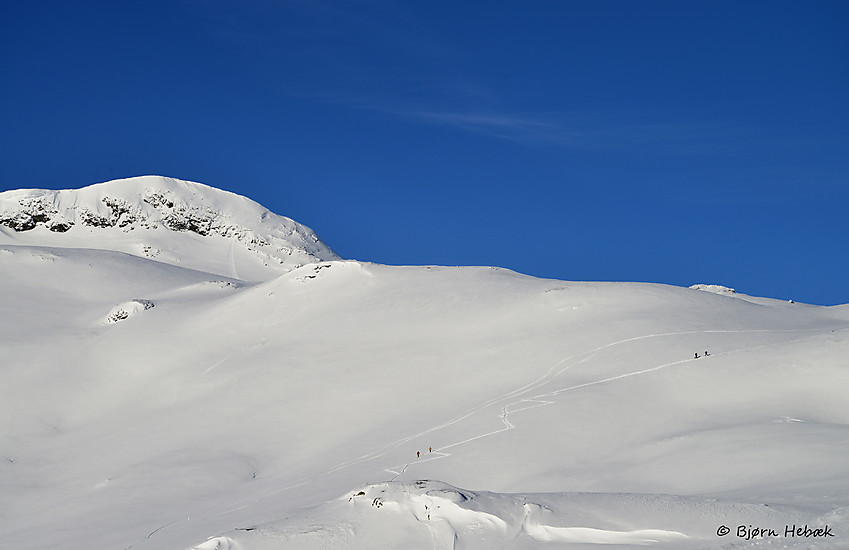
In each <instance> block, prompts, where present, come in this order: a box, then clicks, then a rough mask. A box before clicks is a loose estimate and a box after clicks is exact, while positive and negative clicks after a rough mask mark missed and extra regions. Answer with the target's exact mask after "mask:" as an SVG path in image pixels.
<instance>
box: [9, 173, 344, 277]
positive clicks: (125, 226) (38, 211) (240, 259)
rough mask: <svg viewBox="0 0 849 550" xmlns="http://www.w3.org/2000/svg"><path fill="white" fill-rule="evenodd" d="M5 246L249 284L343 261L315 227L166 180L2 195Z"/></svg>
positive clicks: (203, 187) (236, 199) (138, 179)
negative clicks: (89, 254) (122, 259)
mask: <svg viewBox="0 0 849 550" xmlns="http://www.w3.org/2000/svg"><path fill="white" fill-rule="evenodd" d="M0 244H22V245H36V246H59V247H65V248H96V249H106V250H115V251H120V252H126V253H129V254H133V255H136V256H141V257H148V258H152V259H156V260H158V261H162V262H165V263H171V264H174V265H181V266H183V267H189V268H192V269H197V270H200V271H207V272H210V273H216V274H221V275H225V276H228V277H233V278H240V279H246V280H266V279H269V278H271V277H274V276H277V275H280V274H282V273H285V272H287V271H289V270H291V269H293V268H296V267H299V266H301V265H304V264H308V263H313V262H316V261H323V260H334V259H339V256H338V255H337V254H336V253H335V252H333V250H331V249H330V247H328V246H327V245H326V244H325V243H323V242H322V241H321V240H320V239H319V238H318V236H317V235H316V234H315V232H313V231H312V230H311V229H309V228H308V227H306V226H304V225H301V224H299V223H297V222H295V221H293V220H291V219H289V218H286V217H283V216H279V215H277V214H274V213H273V212H271V211H269V210H268V209H266V208H264V207H263V206H261V205H259V204H257V203H256V202H254V201H252V200H250V199H247V198H245V197H242V196H239V195H236V194H233V193H229V192H227V191H222V190H219V189H215V188H213V187H209V186H206V185H203V184H200V183H194V182H189V181H182V180H177V179H173V178H165V177H160V176H141V177H135V178H128V179H121V180H114V181H109V182H106V183H100V184H96V185H91V186H88V187H84V188H82V189H65V190H59V191H52V190H43V189H20V190H14V191H6V192H4V193H0Z"/></svg>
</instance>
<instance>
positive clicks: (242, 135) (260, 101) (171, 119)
mask: <svg viewBox="0 0 849 550" xmlns="http://www.w3.org/2000/svg"><path fill="white" fill-rule="evenodd" d="M0 52H2V54H0V56H2V57H0V59H2V80H1V81H0V82H1V83H2V86H0V109H2V124H1V125H0V140H2V141H0V150H2V162H0V190H6V189H15V188H23V187H37V188H69V187H82V186H85V185H89V184H92V183H97V182H101V181H106V180H110V179H116V178H121V177H129V176H135V175H143V174H161V175H166V176H172V177H177V178H181V179H188V180H194V181H199V182H202V183H206V184H208V185H212V186H215V187H220V188H223V189H227V190H230V191H233V192H236V193H240V194H243V195H246V196H248V197H250V198H252V199H254V200H256V201H257V202H260V203H261V204H263V205H265V206H266V207H268V208H270V209H271V210H273V211H275V212H277V213H279V214H283V215H286V216H289V217H291V218H294V219H295V220H297V221H300V222H302V223H305V224H307V225H309V226H310V227H312V228H313V229H315V230H316V231H317V232H318V233H319V235H320V236H321V237H322V238H323V239H324V240H325V241H326V242H327V243H328V244H329V245H330V246H331V247H333V248H334V249H335V250H336V251H337V252H339V253H340V254H341V255H342V256H344V257H346V258H355V259H359V260H368V261H376V262H381V263H389V264H444V265H456V264H464V265H498V266H504V267H508V268H511V269H514V270H517V271H520V272H523V273H527V274H531V275H536V276H541V277H553V278H558V279H565V280H619V281H651V282H661V283H671V284H675V285H684V286H689V285H691V284H695V283H714V284H724V285H726V286H732V287H735V288H736V289H737V290H738V291H740V292H745V293H748V294H755V295H761V296H770V297H776V298H782V299H795V300H797V301H807V302H811V303H817V304H829V305H830V304H836V303H846V302H849V277H847V274H849V244H848V243H849V212H847V207H849V2H845V1H832V2H829V1H798V2H783V1H764V2H760V1H757V2H755V1H753V2H746V1H731V2H726V1H715V0H711V1H678V0H676V1H648V0H647V1H640V2H638V1H604V0H588V1H582V2H572V1H558V0H551V1H542V0H530V1H526V2H517V1H510V2H505V1H497V0H488V1H469V2H463V1H456V0H455V1H450V2H449V1H441V0H436V1H434V0H428V1H426V2H413V1H384V0H363V1H345V0H290V1H287V0H278V1H272V0H243V1H236V0H233V1H224V0H173V1H169V2H159V1H144V2H120V1H110V2H87V1H81V2H67V1H63V2H39V1H37V0H35V1H32V2H2V5H0Z"/></svg>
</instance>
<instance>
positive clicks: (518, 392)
mask: <svg viewBox="0 0 849 550" xmlns="http://www.w3.org/2000/svg"><path fill="white" fill-rule="evenodd" d="M824 330H826V329H824V328H816V329H786V330H770V329H759V330H703V331H687V332H669V333H659V334H646V335H642V336H635V337H632V338H626V339H624V340H619V341H616V342H610V343H608V344H605V345H603V346H599V347H597V348H594V349H591V350H587V351H583V352H579V353H576V354H572V355H569V356H566V357H564V358H563V359H561V360H560V361H558V362H557V363H555V364H554V365H553V366H552V367H551V368H550V369H549V370H548V372H546V373H545V374H544V375H542V376H541V377H539V378H537V379H536V380H534V381H532V382H530V383H528V384H525V385H524V386H522V387H520V388H517V389H515V390H512V391H510V392H508V393H506V394H503V395H500V396H498V397H494V398H491V399H489V400H487V401H485V402H483V403H481V404H479V405H476V406H474V407H473V408H471V409H469V410H468V411H466V412H465V413H463V414H462V415H460V416H458V417H455V418H453V419H451V420H448V421H446V422H442V423H440V424H438V425H436V426H434V427H432V428H428V429H427V430H424V431H422V432H419V433H416V434H414V435H409V436H406V437H404V438H401V439H399V440H397V441H395V442H393V443H390V444H388V445H386V446H384V447H382V448H380V449H378V450H376V451H373V452H371V453H368V454H365V455H363V456H360V457H358V458H353V459H351V460H348V461H345V462H342V463H340V464H337V465H336V466H333V467H332V468H330V469H328V470H326V471H325V472H323V473H320V474H318V475H316V476H312V477H310V478H308V479H300V480H296V481H294V482H293V483H291V484H288V485H286V486H284V487H278V488H276V489H273V490H271V491H268V492H266V493H264V494H261V495H253V496H252V497H250V498H249V499H243V500H240V501H237V502H234V503H231V505H230V506H228V507H226V508H225V509H222V510H220V511H219V513H221V514H226V513H228V512H232V511H236V510H239V509H243V508H245V507H247V506H248V505H249V504H250V503H251V502H257V501H260V500H263V499H266V498H269V497H272V496H274V495H277V494H281V493H285V492H287V491H290V490H292V489H295V488H297V487H302V486H304V485H307V484H309V483H311V482H313V481H315V480H316V479H318V478H321V477H324V476H328V475H330V474H332V473H334V472H338V471H339V470H344V469H346V468H350V467H352V466H355V465H357V464H362V463H364V462H368V461H372V460H376V459H378V458H380V457H382V456H385V455H386V454H388V453H389V452H391V451H392V450H393V449H397V448H398V447H400V446H402V445H404V444H405V443H409V442H410V441H413V440H415V439H419V438H421V437H423V436H425V435H428V434H431V433H434V432H436V431H439V430H441V429H443V428H447V427H449V426H452V425H454V424H457V423H458V422H462V421H463V420H465V419H467V418H469V417H471V416H473V415H475V414H477V413H479V412H480V411H482V410H484V409H486V408H488V407H491V406H492V405H495V404H497V403H499V402H504V401H508V402H507V403H506V404H504V405H503V406H502V407H501V409H500V412H499V414H498V419H499V421H500V422H501V423H502V424H504V426H503V427H501V428H499V429H497V430H493V431H490V432H486V433H482V434H479V435H476V436H473V437H470V438H467V439H464V440H462V441H456V442H454V443H451V444H448V445H443V446H442V447H440V448H438V449H437V448H435V449H433V451H430V452H424V453H423V454H422V455H421V456H416V457H413V458H411V460H410V461H409V462H407V463H405V464H400V465H397V466H390V467H388V468H386V469H385V470H384V471H386V472H388V473H390V474H393V477H392V478H391V479H390V481H395V480H396V479H398V478H399V477H401V476H402V475H403V474H404V473H406V472H407V470H408V469H409V468H410V467H411V466H413V465H415V464H423V463H425V462H430V461H432V460H440V459H443V458H446V457H450V456H452V454H451V453H448V452H445V451H446V450H447V449H451V448H453V447H458V446H460V445H465V444H467V443H471V442H472V441H476V440H478V439H483V438H485V437H490V436H493V435H496V434H499V433H502V432H506V431H508V430H512V429H515V428H516V426H515V425H514V424H513V423H512V422H510V420H509V416H510V414H513V413H518V412H522V411H527V410H531V409H535V408H539V407H544V406H547V405H552V404H555V403H557V400H556V397H557V396H559V395H560V394H563V393H566V392H569V391H576V390H580V389H582V388H587V387H590V386H595V385H598V384H606V383H609V382H614V381H616V380H622V379H625V378H630V377H633V376H639V375H642V374H648V373H651V372H655V371H658V370H661V369H664V368H668V367H673V366H677V365H685V364H690V363H691V362H692V361H697V360H698V359H695V358H687V359H682V360H679V361H672V362H669V363H664V364H662V365H657V366H654V367H650V368H646V369H641V370H637V371H633V372H628V373H625V374H620V375H617V376H611V377H608V378H603V379H601V380H595V381H592V382H585V383H583V384H577V385H574V386H567V387H565V388H559V389H556V390H552V391H548V392H544V393H540V394H536V395H532V396H529V397H522V398H521V399H517V398H519V397H521V396H524V395H527V394H528V393H531V392H533V391H534V390H536V389H538V388H541V387H542V386H544V385H546V384H549V383H551V382H552V381H554V380H555V379H556V378H557V377H558V376H560V375H561V374H563V373H564V372H565V371H566V370H568V369H570V368H572V367H574V366H577V365H580V364H582V363H585V362H587V361H588V360H590V359H592V358H593V357H595V356H596V355H598V353H599V352H601V351H603V350H606V349H609V348H612V347H616V346H621V345H623V344H628V343H631V342H635V341H639V340H646V339H650V338H664V337H675V336H687V335H696V334H746V333H773V334H774V333H797V334H798V333H813V334H807V335H805V336H801V337H799V338H792V339H788V340H781V341H780V342H774V343H768V344H761V345H758V346H750V347H744V348H738V349H734V350H729V351H725V352H719V353H715V354H712V355H710V356H709V357H702V358H700V359H701V360H702V361H705V360H710V359H711V358H717V357H723V356H728V355H731V354H735V353H743V352H747V351H752V350H756V349H761V348H767V347H771V346H775V345H784V344H788V343H792V342H798V341H801V340H805V339H807V338H812V337H815V336H817V335H819V334H822V333H823V331H824ZM829 330H830V329H829ZM579 358H580V359H579ZM214 366H217V365H214ZM214 366H213V367H214ZM209 370H211V368H210V369H209ZM515 407H518V408H515ZM174 523H177V521H174V522H172V523H169V524H166V525H163V526H162V527H160V528H159V529H157V530H155V531H154V532H152V533H150V535H148V539H149V538H150V537H151V536H152V535H153V534H155V533H156V532H157V531H159V530H161V529H164V528H165V527H168V526H170V525H173V524H174ZM131 546H132V545H131Z"/></svg>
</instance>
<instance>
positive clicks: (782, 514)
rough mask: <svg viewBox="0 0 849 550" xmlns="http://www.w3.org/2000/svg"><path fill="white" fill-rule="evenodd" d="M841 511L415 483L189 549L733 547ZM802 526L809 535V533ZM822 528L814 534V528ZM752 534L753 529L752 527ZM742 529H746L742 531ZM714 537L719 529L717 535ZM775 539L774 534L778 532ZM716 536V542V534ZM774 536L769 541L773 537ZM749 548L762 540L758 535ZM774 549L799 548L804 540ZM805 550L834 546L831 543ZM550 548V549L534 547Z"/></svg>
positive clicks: (369, 490) (376, 488) (366, 491)
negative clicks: (759, 532)
mask: <svg viewBox="0 0 849 550" xmlns="http://www.w3.org/2000/svg"><path fill="white" fill-rule="evenodd" d="M848 512H849V511H847V510H845V509H844V510H839V511H837V512H836V513H829V514H826V515H818V514H817V513H816V512H814V511H800V510H797V509H793V508H791V507H787V506H768V505H764V504H755V503H746V502H735V501H733V500H725V499H715V498H698V497H684V496H673V495H653V494H615V493H569V492H563V493H529V494H510V493H493V492H489V491H469V490H466V489H460V488H457V487H454V486H452V485H449V484H447V483H443V482H438V481H432V480H418V481H410V482H383V483H377V484H370V485H366V486H362V487H359V488H356V489H354V490H352V491H350V492H348V493H347V494H345V495H344V496H342V497H341V498H338V499H335V500H332V501H330V502H328V503H325V504H322V505H319V506H316V507H312V508H308V509H304V510H300V511H298V513H296V514H293V515H291V516H290V517H288V518H286V519H282V520H277V521H272V522H268V523H262V524H251V525H245V526H241V527H238V528H236V529H234V530H232V531H228V532H227V533H225V534H223V535H220V536H216V537H214V538H212V539H210V540H209V541H207V542H203V543H201V544H198V545H197V546H194V547H193V549H192V550H207V549H210V548H217V546H215V545H221V547H222V548H239V549H242V550H289V549H299V550H312V549H318V548H346V549H367V548H427V549H431V548H435V549H454V548H463V549H466V550H475V549H478V550H486V549H493V548H505V549H525V548H540V547H544V548H548V547H552V548H580V549H589V548H600V549H601V548H611V547H612V548H634V547H647V546H649V547H656V548H671V549H679V550H680V549H698V548H713V547H715V546H714V544H712V542H714V541H721V540H722V538H721V536H718V535H717V530H718V529H719V528H721V527H723V526H724V525H725V523H728V522H729V518H733V519H734V520H736V522H737V523H739V524H742V526H743V527H744V530H743V531H742V533H743V534H742V536H740V537H737V533H736V530H737V526H735V533H734V535H733V536H734V537H735V538H737V539H741V540H739V542H743V543H745V542H747V540H751V537H749V538H748V539H747V537H748V534H751V529H755V528H756V527H754V526H766V525H772V526H776V527H775V529H773V531H775V530H776V529H778V528H779V526H781V529H784V528H785V527H784V526H787V527H789V526H794V525H809V526H810V525H818V526H823V525H826V524H829V525H830V527H831V528H832V530H833V528H837V529H838V530H839V529H840V528H841V527H843V526H845V525H847V523H849V513H848ZM809 528H810V527H809ZM820 528H821V529H825V528H824V527H820ZM758 529H759V528H758ZM747 530H748V531H747ZM720 532H722V531H720ZM781 534H782V535H783V534H784V531H783V530H782V532H781ZM723 536H724V535H723ZM775 538H778V537H775ZM756 542H766V541H764V537H758V538H757V540H756ZM783 542H785V543H786V545H784V546H780V547H783V548H797V547H798V548H807V547H809V546H810V544H811V539H810V538H808V539H807V540H806V541H804V543H802V544H798V545H796V544H794V542H800V541H798V540H789V541H788V540H785V541H783ZM818 542H820V543H822V544H819V545H817V546H815V547H820V548H838V546H834V545H832V543H833V541H818ZM541 543H550V544H553V546H545V545H544V546H540V544H541Z"/></svg>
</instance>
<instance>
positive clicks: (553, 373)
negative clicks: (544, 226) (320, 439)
mask: <svg viewBox="0 0 849 550" xmlns="http://www.w3.org/2000/svg"><path fill="white" fill-rule="evenodd" d="M812 331H816V333H815V334H814V336H815V335H816V334H818V333H819V332H820V331H821V329H802V330H774V331H773V330H741V331H732V330H711V331H689V332H677V333H661V334H648V335H643V336H637V337H633V338H626V339H624V340H620V341H617V342H611V343H609V344H605V345H604V346H600V347H598V348H595V349H592V350H588V351H585V352H582V353H578V354H574V355H571V356H568V357H566V358H564V359H562V360H561V361H559V362H558V363H556V364H555V365H554V366H553V367H552V368H551V369H549V370H548V372H546V374H545V375H543V376H541V377H540V378H538V379H537V380H535V381H533V382H531V383H529V384H527V385H525V386H522V387H521V388H519V389H517V390H513V391H512V392H509V393H507V394H504V395H503V396H501V397H498V398H493V399H490V400H488V401H486V402H485V403H483V404H481V405H479V406H477V407H475V408H474V409H472V410H471V411H469V412H468V413H466V414H464V415H463V416H460V417H457V418H455V419H452V420H450V421H448V422H445V423H443V424H440V425H439V426H437V427H435V428H431V429H429V430H426V431H424V432H421V434H418V435H417V436H411V437H409V438H405V440H404V442H406V441H409V440H411V439H415V438H416V437H418V436H419V435H425V434H427V433H430V432H432V431H435V430H438V429H441V428H443V427H446V426H450V425H452V424H455V423H456V422H459V421H461V420H464V419H466V418H468V417H469V416H471V415H472V414H474V413H475V412H477V411H479V410H481V409H483V408H485V407H487V406H490V405H492V404H494V403H497V402H498V401H503V400H504V399H505V398H509V397H513V396H517V395H523V394H526V393H528V392H529V391H531V390H533V389H537V388H539V387H541V386H543V385H545V384H546V383H548V382H550V381H552V380H554V379H555V378H556V377H557V376H559V375H560V374H562V373H563V372H564V371H566V370H567V369H568V368H570V367H571V366H573V364H569V365H566V366H565V367H563V368H560V369H559V370H558V367H560V366H561V365H563V364H564V363H566V362H567V361H569V360H570V359H574V358H577V357H580V356H582V355H584V356H585V357H584V358H583V359H581V360H580V361H577V362H575V363H574V365H577V364H580V363H583V362H585V361H587V360H589V359H590V358H592V357H594V356H595V355H597V354H598V353H599V352H600V351H601V350H603V349H606V348H610V347H613V346H617V345H621V344H624V343H628V342H634V341H637V340H643V339H646V338H657V337H665V336H680V335H688V334H705V333H725V334H733V333H753V332H769V333H775V332H794V333H799V332H812ZM810 337H811V336H803V337H800V338H794V339H791V340H783V341H781V342H776V343H768V344H761V345H758V346H749V347H744V348H738V349H735V350H730V351H726V352H720V353H716V354H714V355H711V356H710V357H705V358H702V360H703V361H704V360H707V359H710V358H716V357H722V356H725V355H730V354H733V353H742V352H746V351H752V350H756V349H761V348H767V347H771V346H774V345H777V344H789V343H793V342H799V341H801V340H805V339H806V338H810ZM697 360H698V359H695V358H687V359H681V360H678V361H672V362H669V363H664V364H662V365H656V366H654V367H650V368H647V369H641V370H638V371H633V372H628V373H624V374H620V375H617V376H611V377H609V378H604V379H602V380H595V381H592V382H586V383H583V384H577V385H574V386H569V387H566V388H560V389H557V390H553V391H550V392H546V393H542V394H539V395H535V396H532V397H529V398H526V399H521V400H519V401H513V402H510V403H508V404H506V405H504V406H503V407H502V409H501V414H499V416H498V417H499V420H501V422H502V423H503V424H504V427H503V428H500V429H498V430H493V431H491V432H487V433H483V434H479V435H476V436H474V437H470V438H468V439H464V440H462V441H457V442H455V443H451V444H450V445H443V446H442V447H440V448H439V449H438V450H439V451H445V450H446V449H450V448H452V447H458V446H460V445H464V444H466V443H470V442H472V441H476V440H478V439H482V438H485V437H489V436H492V435H495V434H499V433H502V432H505V431H508V430H512V429H514V428H515V426H514V425H513V423H511V422H510V420H508V416H509V414H510V413H517V412H520V411H525V410H529V409H535V408H538V407H544V406H546V405H551V404H554V403H556V401H550V400H546V399H543V398H545V397H552V398H553V397H556V396H558V395H560V394H561V393H565V392H568V391H574V390H578V389H582V388H586V387H590V386H595V385H598V384H605V383H608V382H613V381H615V380H621V379H624V378H629V377H632V376H638V375H642V374H647V373H651V372H655V371H658V370H661V369H664V368H668V367H672V366H675V365H683V364H689V363H690V362H691V361H697ZM523 403H536V404H535V405H531V406H526V407H522V408H519V409H513V410H511V407H513V406H515V405H521V404H523ZM439 454H440V455H441V456H439V457H437V458H443V457H446V456H451V454H450V453H444V452H440V453H439ZM410 464H412V462H411V463H410ZM408 465H409V464H408ZM404 469H405V470H406V468H404ZM393 473H394V472H393ZM398 475H400V473H399V474H398ZM396 477H397V476H396ZM393 480H394V478H393Z"/></svg>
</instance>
